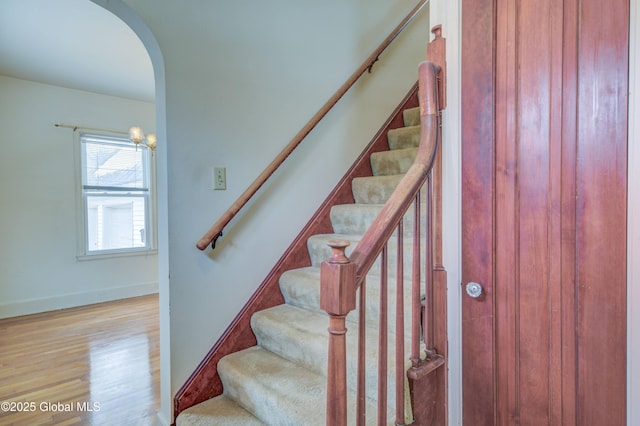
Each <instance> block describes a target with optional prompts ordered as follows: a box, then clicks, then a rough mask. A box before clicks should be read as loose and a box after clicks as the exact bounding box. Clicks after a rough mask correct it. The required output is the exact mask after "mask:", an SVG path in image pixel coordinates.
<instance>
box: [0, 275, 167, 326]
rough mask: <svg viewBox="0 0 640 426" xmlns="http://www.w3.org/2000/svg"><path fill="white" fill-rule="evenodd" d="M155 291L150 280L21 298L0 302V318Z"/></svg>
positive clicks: (155, 287)
mask: <svg viewBox="0 0 640 426" xmlns="http://www.w3.org/2000/svg"><path fill="white" fill-rule="evenodd" d="M157 292H158V283H157V282H150V283H142V284H136V285H130V286H124V287H115V288H106V289H100V290H94V291H87V292H82V293H71V294H65V295H60V296H53V297H44V298H39V299H28V300H21V301H18V302H12V303H0V319H2V318H10V317H17V316H21V315H30V314H37V313H40V312H47V311H55V310H58V309H66V308H73V307H76V306H84V305H91V304H94V303H101V302H110V301H112V300H119V299H127V298H129V297H137V296H144V295H147V294H154V293H157Z"/></svg>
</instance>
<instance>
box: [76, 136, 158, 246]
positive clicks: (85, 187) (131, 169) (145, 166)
mask: <svg viewBox="0 0 640 426" xmlns="http://www.w3.org/2000/svg"><path fill="white" fill-rule="evenodd" d="M80 147H81V148H80V151H81V171H82V213H83V218H84V220H83V232H82V234H83V236H84V238H83V240H84V243H83V247H82V250H81V251H82V253H81V255H87V256H89V255H97V254H111V253H131V252H140V251H147V250H151V249H153V248H154V244H153V232H152V229H153V227H152V226H151V218H152V215H151V207H152V206H153V205H154V202H153V199H152V186H151V180H152V179H151V176H152V173H151V172H152V164H151V160H152V156H151V154H150V152H149V150H148V149H147V148H146V147H136V146H135V145H134V144H132V143H131V142H130V141H129V140H128V139H127V138H126V137H116V136H106V135H96V134H82V133H81V134H80Z"/></svg>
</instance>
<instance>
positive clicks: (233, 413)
mask: <svg viewBox="0 0 640 426" xmlns="http://www.w3.org/2000/svg"><path fill="white" fill-rule="evenodd" d="M209 424H218V425H225V426H227V425H228V426H261V425H264V424H265V423H264V422H262V421H260V420H259V419H257V418H256V417H255V416H253V415H252V414H251V413H249V412H248V411H247V410H245V409H244V408H242V407H241V406H240V405H238V404H237V403H236V402H235V401H233V400H232V399H231V398H228V397H227V396H225V395H220V396H217V397H215V398H212V399H209V400H207V401H204V402H202V403H200V404H196V405H194V406H193V407H189V408H187V409H186V410H184V411H183V412H181V413H180V415H179V416H178V418H177V419H176V426H204V425H209Z"/></svg>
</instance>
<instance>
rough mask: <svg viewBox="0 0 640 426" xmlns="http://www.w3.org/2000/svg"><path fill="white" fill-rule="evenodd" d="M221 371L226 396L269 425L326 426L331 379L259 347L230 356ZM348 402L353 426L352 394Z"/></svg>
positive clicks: (225, 360) (371, 406) (221, 364)
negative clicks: (327, 395)
mask: <svg viewBox="0 0 640 426" xmlns="http://www.w3.org/2000/svg"><path fill="white" fill-rule="evenodd" d="M218 371H219V372H220V377H221V378H222V380H223V383H224V388H225V394H227V395H229V396H230V397H232V398H234V399H235V400H240V401H243V402H242V403H243V404H244V408H245V409H246V410H247V411H249V412H251V413H252V414H253V415H254V416H255V417H257V418H259V419H260V420H262V421H264V422H265V423H267V424H272V425H303V424H304V425H310V426H311V425H318V426H324V425H325V424H326V412H325V406H326V385H327V379H326V377H325V376H323V375H321V374H318V373H315V372H313V371H310V370H309V369H307V368H304V367H302V366H300V365H298V364H296V363H294V362H291V361H288V360H286V359H284V358H282V357H280V356H278V355H276V354H274V353H272V352H269V351H267V350H265V349H263V348H260V347H258V346H254V347H251V348H248V349H245V350H243V351H240V352H236V353H233V354H230V355H227V356H226V357H224V358H223V359H222V360H221V361H220V363H219V367H218ZM348 400H349V402H350V403H349V404H348V405H349V410H348V417H349V422H348V423H349V424H353V423H354V418H353V416H354V413H353V411H354V410H353V408H354V405H355V395H354V394H353V393H352V392H348ZM367 405H368V410H372V411H371V412H373V410H374V407H373V405H372V404H371V403H370V402H369V401H368V404H367ZM371 424H374V423H373V422H371Z"/></svg>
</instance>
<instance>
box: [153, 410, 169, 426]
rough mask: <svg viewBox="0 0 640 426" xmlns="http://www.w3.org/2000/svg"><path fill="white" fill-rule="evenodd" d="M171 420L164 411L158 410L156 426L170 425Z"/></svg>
mask: <svg viewBox="0 0 640 426" xmlns="http://www.w3.org/2000/svg"><path fill="white" fill-rule="evenodd" d="M170 425H171V421H170V420H169V419H167V417H166V416H165V415H164V413H163V412H162V411H158V414H156V426H170Z"/></svg>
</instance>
